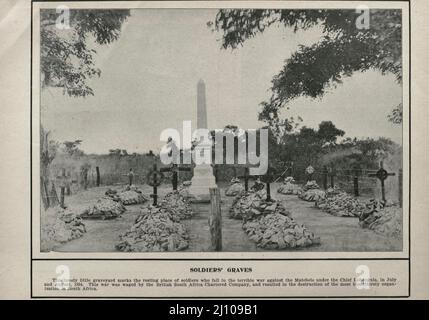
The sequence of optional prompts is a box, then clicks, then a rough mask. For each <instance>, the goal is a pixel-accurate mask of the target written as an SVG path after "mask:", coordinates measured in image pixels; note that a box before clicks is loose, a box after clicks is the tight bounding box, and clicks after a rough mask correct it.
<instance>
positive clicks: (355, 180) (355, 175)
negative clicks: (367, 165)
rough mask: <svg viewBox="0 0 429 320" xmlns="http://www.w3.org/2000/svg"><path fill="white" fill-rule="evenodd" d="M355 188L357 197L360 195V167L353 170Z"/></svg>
mask: <svg viewBox="0 0 429 320" xmlns="http://www.w3.org/2000/svg"><path fill="white" fill-rule="evenodd" d="M353 173H354V175H353V189H354V194H355V196H356V197H358V196H359V180H358V173H359V171H358V169H355V170H353Z"/></svg>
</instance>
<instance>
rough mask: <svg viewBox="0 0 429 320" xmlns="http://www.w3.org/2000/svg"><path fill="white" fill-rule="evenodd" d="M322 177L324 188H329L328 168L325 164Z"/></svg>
mask: <svg viewBox="0 0 429 320" xmlns="http://www.w3.org/2000/svg"><path fill="white" fill-rule="evenodd" d="M322 177H323V188H324V189H325V190H326V189H328V169H327V168H326V166H323V172H322Z"/></svg>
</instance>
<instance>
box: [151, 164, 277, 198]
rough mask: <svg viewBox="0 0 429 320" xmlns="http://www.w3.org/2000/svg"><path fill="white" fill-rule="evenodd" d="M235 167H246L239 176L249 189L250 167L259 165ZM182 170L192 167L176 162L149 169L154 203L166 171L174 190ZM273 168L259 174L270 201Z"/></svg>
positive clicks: (189, 169)
mask: <svg viewBox="0 0 429 320" xmlns="http://www.w3.org/2000/svg"><path fill="white" fill-rule="evenodd" d="M231 166H233V167H236V168H244V175H243V176H239V178H242V179H244V189H245V190H246V191H248V190H249V179H250V177H251V175H250V173H249V168H251V167H257V165H246V164H237V165H231ZM180 171H188V172H189V171H191V167H190V166H186V167H185V166H178V165H176V164H174V165H171V166H170V167H164V168H160V169H158V167H157V165H156V164H154V165H153V167H152V170H151V171H149V173H148V174H147V176H146V181H147V184H148V185H149V186H151V187H152V188H153V193H152V194H151V195H150V196H151V198H152V199H153V205H154V206H156V205H157V204H158V187H159V186H160V185H161V183H162V181H163V180H164V178H165V176H164V172H171V173H172V178H171V183H172V185H173V191H176V190H177V187H178V180H179V179H178V173H179V172H180ZM271 172H272V171H271V170H268V171H267V173H266V174H265V175H263V176H258V177H261V178H262V179H261V180H262V181H263V182H264V183H265V185H266V191H267V200H268V201H270V200H271V189H270V183H271V182H272V178H273V177H272V176H271V174H270V173H271Z"/></svg>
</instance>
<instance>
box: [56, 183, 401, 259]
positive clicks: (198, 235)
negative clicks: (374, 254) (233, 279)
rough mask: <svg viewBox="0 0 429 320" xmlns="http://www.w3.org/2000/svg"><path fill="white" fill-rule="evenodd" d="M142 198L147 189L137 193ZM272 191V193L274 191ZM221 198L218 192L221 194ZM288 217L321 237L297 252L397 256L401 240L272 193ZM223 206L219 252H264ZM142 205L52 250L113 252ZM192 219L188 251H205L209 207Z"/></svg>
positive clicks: (199, 208)
mask: <svg viewBox="0 0 429 320" xmlns="http://www.w3.org/2000/svg"><path fill="white" fill-rule="evenodd" d="M106 189H107V187H100V188H93V189H90V190H87V191H85V192H82V193H79V194H76V195H73V196H71V197H68V198H67V200H68V204H69V205H70V206H85V205H88V204H89V203H91V202H94V201H95V199H97V198H99V197H100V196H102V195H103V194H104V192H105V190H106ZM142 189H143V190H144V192H145V194H149V193H150V189H149V188H147V186H146V187H143V188H142ZM273 189H274V190H276V189H277V188H273ZM168 191H169V189H168V188H160V189H159V192H160V195H161V196H163V195H164V194H165V193H166V192H168ZM221 194H222V195H223V190H222V191H221ZM275 198H277V199H278V200H280V201H282V202H283V203H284V205H285V206H286V208H288V209H289V211H291V212H292V217H293V218H294V219H295V220H296V221H297V222H299V223H301V224H304V225H306V226H307V227H308V228H309V229H310V230H311V231H312V232H313V233H314V234H315V235H316V236H319V237H320V238H321V245H319V246H312V247H309V248H306V249H301V251H323V252H344V251H355V252H359V251H361V252H368V251H401V250H402V241H401V239H393V238H388V237H384V236H382V235H378V234H376V233H374V232H373V231H371V230H366V229H362V228H360V227H359V225H358V219H357V218H342V217H334V216H331V215H329V214H327V213H325V212H323V211H321V210H319V209H317V208H315V207H314V204H313V203H312V202H305V201H302V200H300V199H299V198H298V197H297V196H285V195H279V194H275ZM222 200H223V202H222V238H223V241H222V243H223V251H225V252H227V251H230V252H254V251H265V250H263V249H260V248H257V247H256V246H255V244H254V243H253V242H252V241H251V240H250V239H249V238H248V237H247V235H246V234H245V233H244V231H243V230H242V228H241V221H239V220H235V219H230V218H228V210H229V208H230V206H231V204H232V201H233V198H231V197H225V196H223V199H222ZM141 206H142V205H133V206H127V211H126V212H125V213H124V214H123V216H122V217H120V218H117V219H114V220H104V221H103V220H85V225H86V228H87V233H86V234H85V235H84V236H83V237H82V238H79V239H76V240H73V241H70V242H68V243H66V244H64V245H62V246H61V247H59V248H58V249H57V251H60V252H61V251H62V252H115V251H116V249H115V244H116V243H117V242H118V239H119V235H120V234H121V233H123V232H125V231H127V230H128V229H129V228H130V227H131V225H132V224H133V223H134V220H135V218H136V217H137V216H138V214H139V211H140V207H141ZM192 206H193V209H194V212H195V216H194V217H193V218H192V219H190V220H183V223H184V224H185V225H186V227H187V228H188V230H189V233H190V236H191V239H190V243H189V248H188V249H187V251H193V252H202V251H207V250H208V248H209V244H210V233H209V227H208V215H209V204H192Z"/></svg>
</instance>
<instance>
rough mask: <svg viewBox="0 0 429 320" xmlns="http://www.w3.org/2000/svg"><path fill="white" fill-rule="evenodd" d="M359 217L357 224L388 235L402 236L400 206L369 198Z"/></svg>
mask: <svg viewBox="0 0 429 320" xmlns="http://www.w3.org/2000/svg"><path fill="white" fill-rule="evenodd" d="M366 207H367V209H366V210H365V211H364V212H363V213H362V214H361V216H360V217H359V225H360V226H361V227H362V228H367V229H370V230H373V231H375V232H376V233H379V234H383V235H385V236H388V237H395V238H401V237H402V221H403V219H402V208H400V207H399V206H398V205H396V204H385V203H383V202H382V201H378V200H371V201H370V202H369V203H367V205H366Z"/></svg>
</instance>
